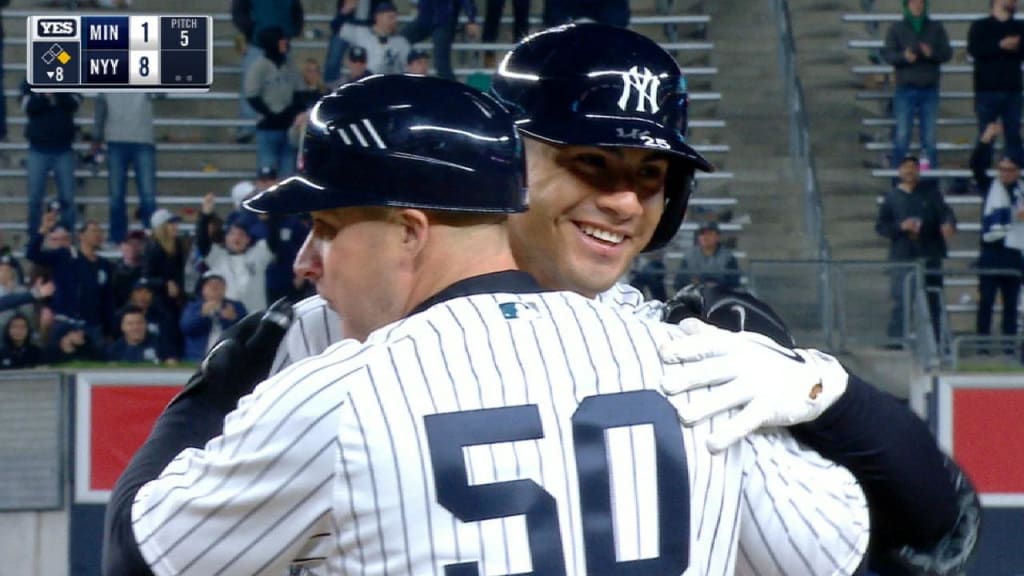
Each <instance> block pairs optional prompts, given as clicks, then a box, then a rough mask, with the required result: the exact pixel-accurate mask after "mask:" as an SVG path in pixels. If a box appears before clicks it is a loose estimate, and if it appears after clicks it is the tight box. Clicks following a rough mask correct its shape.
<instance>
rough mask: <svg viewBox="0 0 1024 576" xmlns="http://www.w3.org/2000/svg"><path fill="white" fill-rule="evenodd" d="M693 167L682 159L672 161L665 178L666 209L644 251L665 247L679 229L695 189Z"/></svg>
mask: <svg viewBox="0 0 1024 576" xmlns="http://www.w3.org/2000/svg"><path fill="white" fill-rule="evenodd" d="M693 183H694V179H693V167H691V166H689V165H687V163H685V162H682V161H680V160H676V161H674V162H672V165H671V166H670V167H669V170H668V174H667V175H666V178H665V209H664V211H663V212H662V214H661V219H660V220H659V221H658V226H657V227H656V228H655V229H654V234H653V235H652V236H651V240H650V242H648V243H647V246H646V247H644V250H643V251H644V252H652V251H654V250H659V249H661V248H664V247H665V245H666V244H668V243H669V241H671V240H672V238H673V237H675V235H676V232H678V231H679V226H681V225H682V223H683V217H684V216H686V205H687V204H688V203H689V202H690V193H691V192H692V190H693Z"/></svg>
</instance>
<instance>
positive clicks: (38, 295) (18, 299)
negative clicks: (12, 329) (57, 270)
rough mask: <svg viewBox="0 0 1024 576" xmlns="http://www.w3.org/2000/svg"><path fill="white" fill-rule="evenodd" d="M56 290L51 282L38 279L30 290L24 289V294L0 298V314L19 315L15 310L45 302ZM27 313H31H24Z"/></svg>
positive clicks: (13, 294)
mask: <svg viewBox="0 0 1024 576" xmlns="http://www.w3.org/2000/svg"><path fill="white" fill-rule="evenodd" d="M56 289H57V287H56V286H54V284H53V282H51V281H49V280H43V279H42V278H38V279H36V283H35V284H34V285H33V286H32V288H31V289H30V290H29V289H26V290H25V291H24V292H12V293H10V294H4V295H3V296H0V312H4V313H7V312H11V313H12V314H14V313H19V314H20V312H17V311H16V310H15V308H18V307H21V306H25V305H26V304H32V303H34V302H36V301H40V300H45V299H47V298H49V297H50V296H53V292H54V291H55V290H56ZM29 313H31V312H30V311H29V312H26V314H29ZM9 319H10V317H9V316H6V315H5V316H4V320H9ZM5 323H6V322H5Z"/></svg>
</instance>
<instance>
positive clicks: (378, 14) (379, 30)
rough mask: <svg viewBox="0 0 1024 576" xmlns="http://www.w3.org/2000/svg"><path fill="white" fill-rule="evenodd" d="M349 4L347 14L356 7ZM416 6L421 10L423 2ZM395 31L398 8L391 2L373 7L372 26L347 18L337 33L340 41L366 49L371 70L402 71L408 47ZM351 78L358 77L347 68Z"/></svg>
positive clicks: (382, 72)
mask: <svg viewBox="0 0 1024 576" xmlns="http://www.w3.org/2000/svg"><path fill="white" fill-rule="evenodd" d="M351 4H352V5H351V9H350V10H349V13H351V12H352V11H354V10H355V3H351ZM346 8H348V7H347V6H346ZM419 9H420V10H421V11H422V10H423V4H422V3H421V4H420V5H419ZM397 30H398V10H397V9H396V8H395V5H394V4H392V3H391V2H381V3H379V4H377V6H376V7H375V8H374V9H373V26H372V27H371V26H363V25H360V24H357V23H355V22H353V21H348V22H345V23H344V24H342V25H341V29H340V30H339V31H338V35H339V36H340V37H341V39H342V40H344V41H346V42H348V43H350V44H353V45H354V46H359V47H361V48H363V49H364V50H365V52H366V66H367V68H369V69H370V70H373V72H374V73H376V74H401V73H402V72H403V71H405V59H406V57H408V55H409V50H411V46H410V45H409V41H408V40H406V39H405V38H404V37H403V36H399V35H398V34H396V31H397ZM350 56H351V49H350ZM353 80H358V78H356V77H355V74H353V73H352V72H351V71H350V72H349V78H348V81H349V82H352V81H353Z"/></svg>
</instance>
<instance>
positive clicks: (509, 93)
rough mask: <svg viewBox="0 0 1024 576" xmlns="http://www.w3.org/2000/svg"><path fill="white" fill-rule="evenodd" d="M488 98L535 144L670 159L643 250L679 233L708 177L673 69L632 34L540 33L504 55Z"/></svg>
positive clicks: (574, 29) (592, 27)
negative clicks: (661, 205)
mask: <svg viewBox="0 0 1024 576" xmlns="http://www.w3.org/2000/svg"><path fill="white" fill-rule="evenodd" d="M491 91H492V93H493V94H494V95H495V96H496V97H497V98H498V100H499V101H501V102H502V103H503V104H505V106H506V107H508V108H509V110H510V111H511V112H512V113H513V115H515V116H516V126H517V127H518V128H519V130H521V131H522V132H523V133H525V134H527V135H529V136H533V137H535V138H538V139H540V140H545V141H548V142H551V143H554V144H566V145H582V146H601V147H612V146H614V147H629V148H643V149H652V150H659V149H660V150H664V151H665V152H667V153H669V154H670V156H671V157H672V162H671V164H670V168H669V173H668V175H667V179H666V182H665V211H664V214H663V215H662V217H661V220H660V221H659V222H658V226H657V228H656V229H655V231H654V235H653V236H652V237H651V241H650V243H648V245H647V246H646V248H645V250H655V249H658V248H661V247H663V246H664V245H665V244H667V243H668V241H669V240H671V239H672V237H673V236H674V235H675V233H676V231H677V230H678V229H679V225H680V224H681V223H682V221H683V215H684V214H685V213H686V203H687V201H688V200H689V197H690V188H691V185H692V182H693V172H694V170H702V171H705V172H711V171H713V170H714V168H713V167H712V166H711V164H710V163H708V161H707V160H705V159H704V158H703V157H702V156H701V155H700V154H698V153H697V152H696V151H695V150H694V149H693V148H691V147H690V146H689V145H688V144H687V143H686V138H685V136H684V135H685V134H686V107H687V93H686V81H685V79H684V78H683V75H682V71H681V70H680V69H679V64H677V63H676V61H675V59H674V58H673V57H672V56H671V55H670V54H669V53H667V52H665V50H664V49H662V48H661V47H660V46H658V45H657V44H656V43H655V42H653V41H652V40H650V39H648V38H646V37H644V36H641V35H640V34H637V33H636V32H632V31H629V30H625V29H623V28H616V27H614V26H607V25H604V24H569V25H566V26H558V27H555V28H551V29H548V30H544V31H543V32H538V33H536V34H534V35H533V36H531V37H529V38H527V39H526V40H524V41H522V42H521V43H520V44H519V45H517V46H516V47H515V48H514V49H513V50H512V51H511V52H509V53H508V54H506V55H505V58H504V59H503V60H502V62H501V64H500V65H499V66H498V72H497V74H496V75H495V77H494V80H493V82H492V85H491Z"/></svg>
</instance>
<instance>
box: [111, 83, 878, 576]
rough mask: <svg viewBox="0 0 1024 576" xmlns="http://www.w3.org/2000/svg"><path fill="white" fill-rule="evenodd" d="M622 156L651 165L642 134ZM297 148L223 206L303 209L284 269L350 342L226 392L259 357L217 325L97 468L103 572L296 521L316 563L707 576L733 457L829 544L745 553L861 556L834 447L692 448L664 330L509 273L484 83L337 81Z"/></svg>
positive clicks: (717, 568)
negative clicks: (243, 195) (340, 324)
mask: <svg viewBox="0 0 1024 576" xmlns="http://www.w3.org/2000/svg"><path fill="white" fill-rule="evenodd" d="M357 132H358V133H359V135H360V136H362V138H360V137H359V136H356V134H357ZM623 162H626V163H629V164H634V163H642V164H644V165H647V166H648V168H650V169H651V170H654V169H656V168H660V173H661V174H662V175H664V174H665V173H666V172H667V170H668V166H669V164H670V163H671V161H670V160H669V159H668V158H666V157H665V156H663V155H660V154H659V155H658V156H655V157H651V156H649V155H648V153H647V152H646V151H643V150H631V151H627V152H625V153H624V154H623ZM303 166H304V167H303V174H302V176H299V177H295V178H292V179H289V180H286V181H285V182H283V183H282V184H280V185H278V186H276V187H274V188H271V189H270V190H268V191H264V192H262V193H260V194H259V195H257V196H256V197H254V198H251V199H250V200H248V201H247V205H248V207H250V208H251V209H254V210H257V211H261V212H270V213H279V212H291V211H310V212H312V216H313V222H314V230H313V233H312V234H311V236H310V238H309V239H308V240H307V243H306V246H305V247H304V251H303V253H304V256H303V258H305V262H306V263H305V265H304V266H305V273H306V274H307V276H309V277H311V278H312V279H313V280H314V281H315V282H316V284H317V288H318V291H319V292H320V294H321V295H322V296H323V297H324V298H325V300H326V301H328V302H329V303H330V305H331V307H332V308H334V309H335V310H336V311H337V312H338V313H339V314H340V315H341V316H343V317H344V318H345V326H346V328H345V329H346V332H347V333H349V334H350V335H352V336H353V337H354V338H352V339H347V340H344V341H342V342H340V343H338V344H337V345H335V346H332V347H330V348H329V349H328V350H326V351H325V352H324V354H322V355H320V356H317V357H314V358H308V359H306V360H303V361H301V362H297V363H295V364H293V365H292V366H290V367H288V368H287V369H285V370H284V371H282V372H281V373H279V374H278V375H276V376H275V377H274V378H271V379H270V380H267V381H265V382H263V383H261V384H259V385H258V386H256V388H255V390H254V391H253V393H252V394H251V395H248V396H246V397H245V398H243V399H242V401H241V402H240V403H239V404H238V406H237V409H235V410H233V411H230V410H231V401H230V400H231V399H232V398H234V397H235V396H234V394H237V393H238V392H243V391H244V390H239V389H237V388H236V387H237V386H238V385H239V381H241V380H247V379H248V378H249V377H250V376H252V375H254V374H256V373H258V372H259V367H256V368H254V367H252V366H246V367H243V368H241V370H239V372H238V373H235V374H230V375H229V374H223V373H221V374H219V375H218V374H217V372H216V371H217V370H223V367H224V366H225V365H233V364H234V363H236V362H240V361H242V360H243V358H241V357H237V358H234V359H232V361H228V362H225V361H222V360H220V359H219V358H218V356H220V355H223V354H227V355H232V354H235V355H240V354H241V351H240V348H239V345H238V344H237V341H241V340H250V338H248V337H247V336H246V335H245V334H244V333H241V334H239V335H236V336H233V337H232V338H230V339H229V340H228V341H227V342H223V343H222V344H221V345H218V347H217V349H216V350H215V351H213V352H211V355H210V357H208V358H207V360H206V361H204V366H205V368H204V370H201V371H200V374H199V375H198V377H197V379H196V381H195V385H193V386H190V387H189V388H187V389H186V391H185V392H184V393H183V394H182V396H181V397H179V398H178V399H177V400H176V401H174V402H172V404H171V406H170V407H169V409H168V410H167V411H166V412H165V413H164V414H163V415H162V416H161V417H160V419H159V420H158V422H157V424H156V426H155V429H154V433H153V435H152V436H151V438H150V439H148V440H147V442H146V444H145V445H144V446H143V448H142V449H140V451H139V453H138V454H136V456H135V458H133V461H132V463H131V464H130V465H129V467H128V469H127V470H126V471H125V473H124V475H123V476H122V478H121V479H119V481H118V483H117V486H116V487H115V490H114V494H113V495H112V500H111V508H110V516H109V518H108V519H109V525H108V531H109V532H108V536H109V540H108V546H107V551H106V554H105V557H106V559H107V563H106V566H105V570H106V571H107V572H108V573H134V571H136V570H142V571H144V570H146V568H148V569H150V570H152V571H153V572H154V573H157V574H203V575H206V574H274V575H279V574H282V573H284V570H285V569H286V568H288V567H289V566H293V565H294V564H295V563H296V562H297V561H300V560H302V559H310V557H309V556H308V555H307V554H308V550H310V548H309V543H310V542H313V543H317V540H321V541H323V542H322V544H321V545H319V546H316V547H315V549H316V550H322V551H323V554H324V558H323V560H324V562H325V564H326V567H327V569H328V571H329V572H330V573H333V574H446V575H470V574H527V573H529V574H544V575H558V574H565V575H584V574H613V573H620V572H626V573H635V574H652V575H658V574H665V575H669V574H671V575H679V574H686V575H691V576H696V575H714V576H717V575H722V576H725V575H731V574H733V573H734V572H735V570H736V562H737V555H738V553H739V552H738V539H739V538H740V537H741V536H740V534H739V522H738V518H739V516H740V509H741V507H742V506H741V503H742V502H744V501H745V502H748V503H749V505H754V506H771V505H774V504H773V503H772V502H770V501H769V496H768V495H767V494H765V493H762V492H756V491H755V488H753V487H756V486H760V485H761V483H760V482H752V481H751V478H753V477H755V476H761V475H764V476H766V477H768V478H782V477H785V476H786V475H788V474H789V475H792V477H791V478H790V480H789V482H788V486H780V487H772V491H773V493H775V494H782V493H786V494H788V497H789V498H792V499H793V500H792V502H790V503H789V504H788V505H790V506H792V505H793V504H795V502H800V505H801V507H802V510H803V514H804V516H805V520H804V522H806V523H808V524H813V525H814V526H815V527H816V529H818V530H820V532H818V533H816V534H815V537H816V538H818V539H820V540H822V541H825V542H828V543H829V544H830V546H829V550H828V551H829V553H828V554H827V555H821V556H817V557H806V558H797V557H796V556H795V555H794V554H792V553H791V552H790V551H788V550H785V549H783V548H781V547H778V548H774V549H773V550H772V552H775V555H774V556H771V557H770V559H769V556H767V555H765V556H764V557H763V559H762V557H761V556H757V557H756V558H755V559H754V561H755V562H756V564H755V568H757V569H758V570H760V571H761V572H762V573H771V572H774V571H781V572H783V573H793V574H795V573H810V574H850V573H852V572H853V570H854V569H855V568H856V567H857V566H858V565H859V564H860V562H861V558H862V556H863V553H864V551H865V550H866V547H867V540H868V517H867V509H866V505H865V500H864V497H863V493H862V492H861V490H860V488H859V486H858V485H857V483H856V481H855V480H854V479H853V477H852V476H851V475H850V474H849V473H848V472H847V471H846V470H845V469H843V468H841V467H838V466H828V465H821V464H819V463H816V462H809V461H808V460H806V459H804V458H802V457H801V456H800V455H799V454H798V452H797V449H796V447H795V445H794V443H792V442H791V441H787V440H786V439H785V438H784V437H783V435H781V434H766V435H755V436H758V437H759V438H762V439H763V441H761V442H758V443H734V444H732V445H731V446H729V447H726V448H725V449H723V450H721V451H717V452H711V451H709V450H708V449H707V443H708V441H709V439H710V438H711V435H712V432H713V431H714V428H715V426H716V424H717V423H720V420H721V418H723V417H718V416H713V417H711V419H710V420H708V421H706V422H703V423H699V424H696V425H694V426H691V427H687V428H684V427H682V426H681V425H680V423H679V421H678V417H677V414H676V410H675V409H674V408H673V406H672V404H671V403H670V402H669V401H668V400H667V399H666V397H665V396H664V395H662V394H661V392H660V382H661V380H662V378H670V379H673V380H677V379H679V378H682V377H683V369H682V367H680V366H678V365H666V364H662V363H661V361H660V358H659V352H658V350H659V348H660V347H662V346H664V345H665V344H666V343H668V342H670V341H671V340H673V339H677V338H682V337H684V335H685V334H684V329H683V328H681V327H678V326H674V325H671V324H667V323H662V322H657V321H654V322H652V321H648V320H645V319H643V318H641V317H638V316H637V315H635V314H633V313H632V312H623V311H618V310H616V309H615V308H613V307H610V306H606V305H602V304H600V303H599V302H595V301H594V300H593V299H591V298H587V297H584V296H581V295H579V294H576V293H573V292H565V291H546V290H544V289H543V288H542V287H541V286H540V285H539V284H537V283H536V281H535V280H534V279H533V278H532V277H531V276H529V275H528V274H526V273H524V272H520V271H518V270H516V269H515V268H516V262H515V259H514V258H513V255H512V251H511V249H510V244H509V228H508V226H507V219H508V217H507V213H511V212H520V211H522V210H524V209H525V208H526V195H525V189H524V187H523V148H522V143H521V141H520V140H519V137H518V135H517V133H516V129H515V127H514V125H513V123H512V117H511V116H510V115H509V114H508V113H507V112H506V111H505V110H504V109H503V108H502V107H501V106H500V105H499V104H498V103H497V102H496V101H494V100H492V99H491V98H489V97H487V96H486V95H484V94H481V93H479V92H476V91H475V90H473V89H471V88H469V87H466V86H464V85H461V84H457V83H453V82H449V81H446V80H443V79H439V78H429V77H418V76H376V77H371V78H368V79H365V80H363V81H360V82H357V83H353V84H349V85H346V86H345V87H343V88H341V89H340V90H339V91H337V92H336V93H335V94H333V95H331V96H328V97H326V98H324V99H323V100H321V101H320V102H319V103H318V104H317V106H316V107H315V108H314V109H313V112H312V120H311V122H310V124H309V128H308V129H307V135H306V145H305V147H304V162H303ZM696 323H698V324H699V322H696ZM684 324H685V323H684ZM252 339H256V337H255V336H253V337H252ZM242 348H248V345H246V346H242ZM248 351H249V352H250V353H254V352H255V353H256V354H252V360H251V361H252V363H253V364H263V365H264V366H265V365H266V364H267V362H268V360H269V355H267V354H265V353H264V354H258V353H259V352H265V350H258V349H257V350H253V349H251V348H249V350H248ZM808 361H809V362H816V363H817V362H820V366H819V370H826V371H827V370H830V369H831V370H841V369H840V368H839V367H838V365H837V364H834V363H829V362H827V361H825V360H824V359H820V360H819V359H818V358H816V357H811V356H808ZM223 378H227V379H230V380H232V382H231V383H229V384H225V385H226V386H228V388H226V389H220V388H219V386H218V384H219V383H220V382H218V381H217V380H219V379H223ZM248 384H250V385H251V384H254V382H252V381H251V380H250V381H249V382H248ZM825 385H826V386H828V385H829V384H828V383H826V384H825ZM690 395H691V397H692V400H693V401H694V402H699V401H700V400H701V398H702V397H703V396H705V395H706V393H705V391H694V392H691V393H690ZM228 411H230V413H227V412H228ZM225 413H227V414H226V417H224V415H225ZM220 418H223V420H220ZM221 422H223V433H222V434H221V435H220V436H217V437H215V438H213V439H212V440H210V441H209V442H206V443H205V446H204V447H203V448H188V449H184V448H186V447H187V446H189V445H194V444H190V443H191V442H193V441H195V440H200V441H202V440H205V438H202V436H206V435H207V434H208V435H209V436H213V435H214V434H216V433H218V432H219V431H220V430H219V425H220V424H221ZM202 430H205V431H206V432H205V433H201V432H200V431H202ZM184 437H187V439H186V438H184ZM175 449H184V450H183V451H181V452H180V453H177V456H172V454H173V453H174V450H175ZM157 475H158V477H157ZM140 486H141V488H140ZM128 502H130V503H131V504H130V509H131V514H130V519H128V518H126V517H124V514H123V512H124V510H125V509H126V505H127V504H128ZM763 528H769V529H771V528H773V527H763ZM794 530H796V531H797V532H800V529H797V528H794ZM125 531H129V533H128V534H125ZM133 544H134V545H136V546H137V552H138V553H139V554H140V556H137V557H136V558H135V560H136V561H139V560H141V561H142V564H140V565H133V564H131V562H130V559H131V556H132V554H131V553H130V550H127V549H125V546H128V548H129V549H130V548H131V547H132V545H133Z"/></svg>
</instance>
